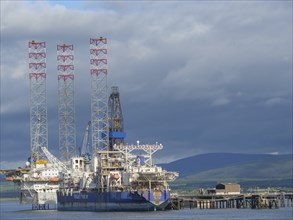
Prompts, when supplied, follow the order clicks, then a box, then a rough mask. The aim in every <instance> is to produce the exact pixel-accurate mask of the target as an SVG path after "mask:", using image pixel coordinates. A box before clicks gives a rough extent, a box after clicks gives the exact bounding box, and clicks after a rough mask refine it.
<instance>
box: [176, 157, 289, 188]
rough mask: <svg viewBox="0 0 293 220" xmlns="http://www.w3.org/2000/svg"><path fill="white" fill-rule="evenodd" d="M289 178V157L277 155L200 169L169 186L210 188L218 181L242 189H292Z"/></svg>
mask: <svg viewBox="0 0 293 220" xmlns="http://www.w3.org/2000/svg"><path fill="white" fill-rule="evenodd" d="M243 156H245V155H243ZM227 159H228V158H227ZM178 165H179V164H178ZM203 165H204V164H203ZM190 166H192V165H190ZM181 169H182V166H181ZM183 173H184V171H183ZM292 178H293V169H292V155H280V156H275V157H263V158H257V159H255V160H252V161H247V162H242V163H237V162H235V163H232V164H229V165H227V163H224V164H223V165H220V164H218V166H217V168H210V167H209V168H207V169H204V168H201V170H200V171H198V169H194V172H193V173H192V172H190V171H189V174H188V175H185V176H184V175H183V176H182V175H181V177H179V178H178V179H177V180H176V181H175V182H174V183H173V184H172V186H174V187H175V188H190V187H213V186H214V185H215V184H216V183H219V182H237V183H241V185H242V186H245V187H252V186H260V187H278V186H280V187H289V188H293V182H292V181H293V180H292Z"/></svg>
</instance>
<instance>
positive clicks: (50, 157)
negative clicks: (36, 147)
mask: <svg viewBox="0 0 293 220" xmlns="http://www.w3.org/2000/svg"><path fill="white" fill-rule="evenodd" d="M41 149H42V151H43V153H44V154H45V156H46V157H47V159H48V160H49V162H50V163H51V164H52V165H53V166H54V167H56V168H57V169H58V170H59V171H60V172H65V171H68V170H67V167H66V165H65V164H64V163H62V162H61V161H60V160H58V159H57V158H56V157H55V156H54V155H53V154H51V153H50V152H49V151H48V149H47V148H46V147H41Z"/></svg>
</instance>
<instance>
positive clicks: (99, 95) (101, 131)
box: [90, 37, 109, 158]
mask: <svg viewBox="0 0 293 220" xmlns="http://www.w3.org/2000/svg"><path fill="white" fill-rule="evenodd" d="M107 64H108V61H107V39H106V38H103V37H100V38H95V39H92V38H91V39H90V73H91V123H92V124H91V128H92V156H93V158H94V156H95V155H96V152H97V150H108V146H109V134H108V132H109V126H108V103H107V99H108V95H107V74H108V69H107Z"/></svg>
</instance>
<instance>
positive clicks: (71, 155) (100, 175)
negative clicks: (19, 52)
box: [5, 37, 179, 211]
mask: <svg viewBox="0 0 293 220" xmlns="http://www.w3.org/2000/svg"><path fill="white" fill-rule="evenodd" d="M107 44H108V39H107V38H104V37H99V38H91V39H90V44H89V47H90V48H89V55H90V56H89V57H90V60H89V64H90V77H91V85H90V88H91V97H90V100H91V115H90V122H89V123H88V124H87V126H86V129H85V132H84V138H83V143H82V146H81V147H79V148H78V149H79V150H78V152H77V146H76V129H75V127H76V124H75V123H76V121H75V97H74V83H75V82H74V80H75V73H74V70H75V68H74V46H73V45H71V44H59V45H57V57H56V59H57V79H58V127H59V157H56V156H54V155H53V154H52V153H51V152H50V151H49V144H48V118H47V89H46V79H47V75H46V67H47V64H46V47H47V45H46V42H39V41H31V42H29V43H28V48H29V80H30V145H31V146H30V149H31V155H30V157H29V159H28V161H27V163H26V167H25V168H20V169H15V170H10V171H7V172H5V173H6V180H8V181H13V182H14V183H16V184H17V185H18V186H19V187H20V203H31V204H32V208H33V209H37V210H39V209H49V208H57V209H58V210H64V211H129V210H134V211H141V210H143V211H147V210H148V211H153V210H165V209H166V207H167V206H168V205H169V203H170V199H171V194H170V187H169V182H170V181H174V180H175V179H176V178H177V177H178V175H179V174H178V173H177V172H168V171H166V170H164V169H162V168H161V167H159V166H156V165H154V163H153V159H152V156H153V154H154V153H155V152H156V151H158V150H162V149H163V145H162V144H158V143H155V144H140V143H139V141H137V143H136V144H134V145H125V144H124V140H125V138H126V133H125V131H124V120H123V114H122V107H121V102H120V95H119V89H118V87H117V86H116V87H112V93H111V94H110V96H109V95H108V85H107V81H108V80H107V77H108V67H107V65H108V58H107V55H108V49H107Z"/></svg>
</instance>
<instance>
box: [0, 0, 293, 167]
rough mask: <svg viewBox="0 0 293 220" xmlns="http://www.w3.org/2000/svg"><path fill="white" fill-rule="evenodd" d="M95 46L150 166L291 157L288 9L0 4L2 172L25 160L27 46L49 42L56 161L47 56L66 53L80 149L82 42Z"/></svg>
mask: <svg viewBox="0 0 293 220" xmlns="http://www.w3.org/2000/svg"><path fill="white" fill-rule="evenodd" d="M100 36H103V37H107V38H108V51H109V55H108V63H109V66H108V68H109V75H108V86H109V88H110V87H111V86H113V85H115V86H119V89H120V95H121V101H122V108H123V113H124V118H125V129H126V132H127V142H128V143H135V142H136V140H140V142H141V143H155V142H156V141H158V142H159V143H162V144H163V145H164V149H163V150H162V151H160V152H158V153H157V154H156V158H157V161H160V162H168V161H172V160H175V159H178V158H183V157H187V156H191V155H197V154H202V153H210V152H234V153H238V152H239V153H280V154H287V153H292V1H251V0H250V1H236V2H232V1H180V2H179V1H159V2H155V1H139V2H134V1H126V2H123V1H116V2H115V1H73V2H70V1H37V2H35V1H3V0H2V1H1V168H2V169H4V168H9V167H13V166H15V164H20V165H22V164H23V163H24V161H25V160H26V159H27V158H28V156H29V155H30V140H29V78H28V47H27V44H28V41H31V40H36V41H46V42H47V89H48V91H47V94H48V118H49V149H50V150H51V151H52V152H53V153H54V154H58V129H57V128H58V124H57V119H56V118H57V70H56V45H57V44H63V43H65V44H74V47H75V74H76V78H75V88H76V90H75V94H76V121H77V144H78V145H81V142H82V136H83V132H84V128H85V126H86V124H87V122H88V120H90V73H89V38H95V37H100ZM158 158H159V159H158Z"/></svg>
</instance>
